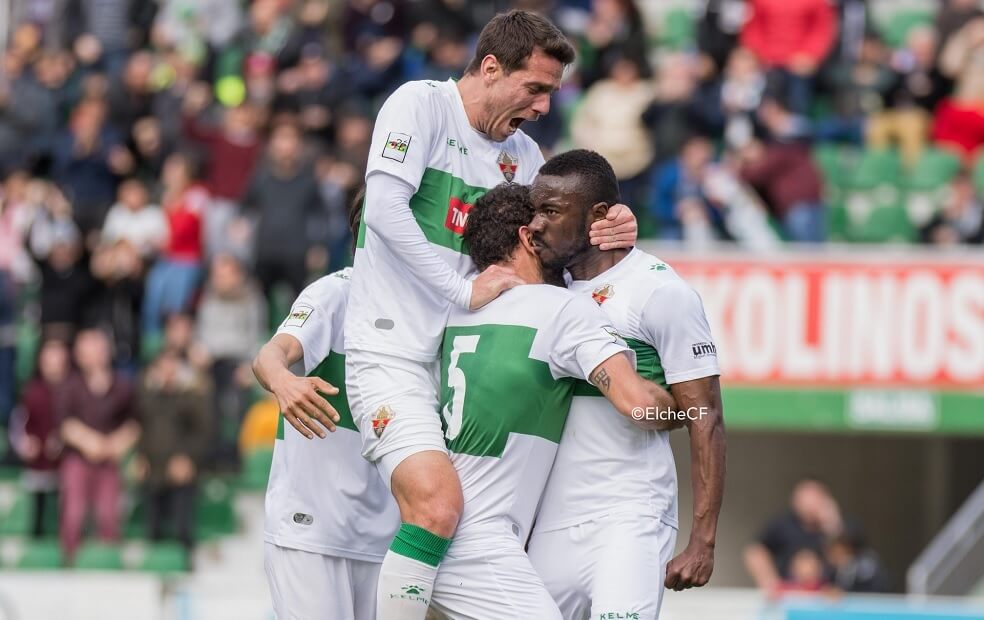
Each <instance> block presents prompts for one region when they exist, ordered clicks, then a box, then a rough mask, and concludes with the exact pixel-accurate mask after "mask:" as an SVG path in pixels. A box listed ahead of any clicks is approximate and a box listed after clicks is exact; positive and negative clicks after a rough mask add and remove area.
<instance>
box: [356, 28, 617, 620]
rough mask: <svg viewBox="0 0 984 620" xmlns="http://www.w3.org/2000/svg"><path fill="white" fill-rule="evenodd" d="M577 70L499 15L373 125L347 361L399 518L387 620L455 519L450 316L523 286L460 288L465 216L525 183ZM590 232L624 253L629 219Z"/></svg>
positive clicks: (402, 604) (494, 270)
mask: <svg viewBox="0 0 984 620" xmlns="http://www.w3.org/2000/svg"><path fill="white" fill-rule="evenodd" d="M573 60H574V49H573V48H572V47H571V45H570V43H569V42H568V41H567V38H566V37H565V36H564V35H563V34H562V33H561V32H560V30H558V29H557V28H556V26H554V25H553V24H551V23H550V22H549V21H548V20H546V19H545V18H543V17H541V16H539V15H536V14H534V13H529V12H525V11H512V12H510V13H507V14H501V15H497V16H496V17H495V18H493V19H492V20H491V21H490V22H489V23H488V24H487V25H486V26H485V28H483V29H482V32H481V34H480V35H479V40H478V45H477V51H476V54H475V57H474V59H473V60H472V61H471V63H470V64H469V66H468V68H467V69H466V72H465V75H464V76H462V78H461V79H460V80H458V81H457V82H455V81H453V80H449V81H447V82H433V81H418V82H408V83H406V84H404V85H403V86H401V87H400V88H399V89H397V90H396V91H395V92H394V93H393V94H392V95H391V96H390V97H389V98H388V99H387V101H386V103H385V104H384V105H383V107H382V109H381V110H380V112H379V115H378V117H377V119H376V125H375V129H374V130H373V137H372V145H371V151H370V156H369V161H368V165H367V168H366V169H367V172H366V185H367V189H366V202H365V212H364V214H363V225H362V227H361V229H360V231H359V236H358V243H357V249H356V252H355V265H354V268H353V271H352V286H351V292H350V294H349V303H348V310H347V312H346V321H345V351H346V353H347V356H346V362H345V363H346V387H347V389H348V399H349V404H350V405H351V410H352V415H353V419H354V422H355V425H356V426H357V427H358V429H359V431H360V432H361V434H362V440H363V445H362V451H363V455H364V456H365V457H366V458H367V459H369V460H370V461H372V462H373V463H375V464H376V466H377V467H378V469H379V471H380V474H381V475H382V478H383V480H384V482H385V483H386V484H387V485H389V487H390V489H391V490H392V493H393V496H394V497H395V498H396V501H397V504H398V505H399V509H400V517H401V520H402V524H401V525H400V528H399V530H398V532H397V534H396V536H395V537H394V539H393V543H392V545H391V547H390V550H389V552H388V553H387V554H386V558H385V560H384V562H383V567H382V570H381V572H380V577H379V589H378V603H379V615H380V617H382V618H385V619H386V620H404V619H415V620H422V619H423V618H424V616H425V614H426V610H427V606H428V603H429V598H430V594H431V589H432V587H433V583H434V578H435V575H436V574H437V568H438V565H439V564H440V562H441V559H442V558H443V557H444V554H445V553H446V551H447V548H448V545H449V544H450V541H451V537H452V536H453V535H454V532H455V529H456V527H457V525H458V521H459V518H460V515H461V512H462V494H461V484H460V482H459V480H458V475H457V474H456V473H455V470H454V467H453V466H452V465H451V461H450V460H449V459H448V452H447V447H446V446H445V443H444V436H443V433H442V430H441V423H440V417H439V415H438V391H439V386H438V380H437V376H438V372H437V370H438V368H437V357H438V350H439V347H440V344H441V337H442V333H443V331H444V326H445V323H446V321H447V317H448V313H449V311H450V310H451V308H452V307H453V308H460V309H465V310H468V309H477V308H480V307H482V306H484V305H485V304H487V303H488V302H489V301H491V300H492V299H494V298H495V297H497V296H498V295H499V294H500V293H501V292H502V291H503V290H506V289H508V288H511V287H513V286H515V285H517V284H519V283H520V280H519V278H518V277H517V276H516V274H515V273H514V272H513V271H512V270H511V269H509V268H507V267H499V266H494V267H491V268H489V269H487V270H485V271H484V272H483V273H481V274H480V275H479V276H478V277H476V278H475V279H473V280H470V279H468V278H467V277H466V276H468V275H470V274H471V273H472V271H473V264H472V261H471V259H470V258H469V257H468V254H467V248H466V246H465V244H464V241H463V239H462V231H463V229H464V226H465V222H466V219H467V217H468V213H469V210H470V209H471V206H472V205H473V204H474V203H475V201H476V200H477V199H478V198H479V197H481V196H482V195H483V194H485V193H486V192H487V191H488V189H489V188H492V187H494V186H496V185H497V184H499V183H501V182H502V181H508V182H516V183H526V184H528V183H529V182H531V181H532V179H533V177H534V176H535V175H536V172H537V170H538V169H539V167H540V165H541V164H542V163H543V157H542V155H541V154H540V150H539V148H538V147H537V145H536V143H534V141H533V140H532V139H530V138H529V137H528V136H526V135H525V134H524V133H523V132H522V130H521V129H520V126H521V125H522V124H523V123H525V122H529V121H535V120H536V119H537V118H538V117H539V116H541V115H543V114H547V113H548V112H549V110H550V95H551V93H552V92H554V91H555V90H557V88H558V87H559V86H560V81H561V76H562V74H563V71H564V67H565V66H566V65H568V64H570V63H571V62H572V61H573ZM592 234H593V235H595V237H594V239H593V241H594V242H597V243H599V244H601V248H602V249H606V248H609V247H631V246H632V244H633V243H634V241H635V236H636V224H635V219H634V217H633V216H632V214H631V212H629V211H628V209H627V208H625V207H620V208H618V209H613V210H611V212H610V214H609V217H608V218H606V219H605V220H604V221H602V222H598V224H597V230H594V231H593V233H592ZM411 591H412V593H411ZM408 593H409V594H408Z"/></svg>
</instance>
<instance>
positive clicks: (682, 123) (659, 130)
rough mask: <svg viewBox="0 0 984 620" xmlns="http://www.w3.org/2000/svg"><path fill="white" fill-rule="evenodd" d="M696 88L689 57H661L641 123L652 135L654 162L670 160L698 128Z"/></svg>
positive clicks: (673, 55) (694, 70)
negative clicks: (654, 84) (653, 93)
mask: <svg viewBox="0 0 984 620" xmlns="http://www.w3.org/2000/svg"><path fill="white" fill-rule="evenodd" d="M696 88H697V76H696V68H695V66H694V63H693V62H692V61H691V59H690V57H688V56H686V55H683V54H670V55H667V56H664V57H663V59H662V60H661V61H660V63H659V66H658V68H657V71H656V98H655V100H654V101H653V103H652V104H651V105H650V106H649V108H648V109H646V111H645V112H643V114H642V121H643V123H645V124H646V126H647V127H648V128H649V130H650V132H651V136H652V141H653V149H654V152H655V157H656V162H657V163H662V162H664V161H668V160H670V159H673V158H674V157H675V156H676V155H677V153H679V152H680V147H681V146H683V143H684V142H686V141H687V139H688V138H689V137H690V135H691V134H692V133H693V131H694V130H695V129H696V128H697V127H695V125H696V124H697V121H698V120H699V119H698V115H697V113H696V111H695V110H694V107H695V106H694V94H695V92H696Z"/></svg>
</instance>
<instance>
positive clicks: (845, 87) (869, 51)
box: [813, 32, 896, 144]
mask: <svg viewBox="0 0 984 620" xmlns="http://www.w3.org/2000/svg"><path fill="white" fill-rule="evenodd" d="M889 58H890V56H889V52H888V49H887V48H886V47H885V44H884V43H883V42H882V40H881V38H880V37H879V36H878V35H876V34H875V33H873V32H869V33H867V34H865V35H864V38H863V39H862V41H861V47H860V50H859V51H858V56H857V58H856V59H854V60H850V61H842V62H839V63H835V64H834V65H833V67H832V68H831V69H830V77H829V80H830V83H831V86H832V88H833V114H832V115H829V116H825V117H823V118H821V119H820V120H818V121H815V123H814V125H815V126H814V130H813V137H814V139H815V140H817V141H823V140H841V141H845V142H850V143H853V144H861V143H862V142H863V140H864V126H865V121H866V119H868V118H869V117H870V116H871V115H872V114H876V113H879V112H881V111H882V110H883V109H884V108H885V104H886V97H887V95H888V93H889V91H890V90H891V88H892V87H893V86H894V84H895V81H896V74H895V72H894V71H892V69H891V68H890V66H889Z"/></svg>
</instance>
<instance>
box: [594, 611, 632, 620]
mask: <svg viewBox="0 0 984 620" xmlns="http://www.w3.org/2000/svg"><path fill="white" fill-rule="evenodd" d="M639 618H640V616H639V612H636V611H609V612H603V613H600V614H598V620H639Z"/></svg>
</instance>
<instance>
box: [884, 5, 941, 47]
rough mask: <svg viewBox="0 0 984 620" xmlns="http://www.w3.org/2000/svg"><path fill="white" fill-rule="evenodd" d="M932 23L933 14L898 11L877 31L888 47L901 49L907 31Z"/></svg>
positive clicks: (907, 33) (918, 11) (917, 11)
mask: <svg viewBox="0 0 984 620" xmlns="http://www.w3.org/2000/svg"><path fill="white" fill-rule="evenodd" d="M932 23H933V13H932V12H929V11H920V10H913V11H898V12H896V13H894V14H893V15H892V16H891V17H889V18H888V21H887V22H885V23H884V24H882V25H881V27H880V28H879V31H880V32H881V35H882V38H883V39H884V40H885V43H886V44H888V45H889V46H890V47H901V46H902V45H903V44H904V43H905V38H906V37H907V36H908V35H909V31H910V30H912V29H913V28H914V27H915V26H920V25H923V24H932Z"/></svg>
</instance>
